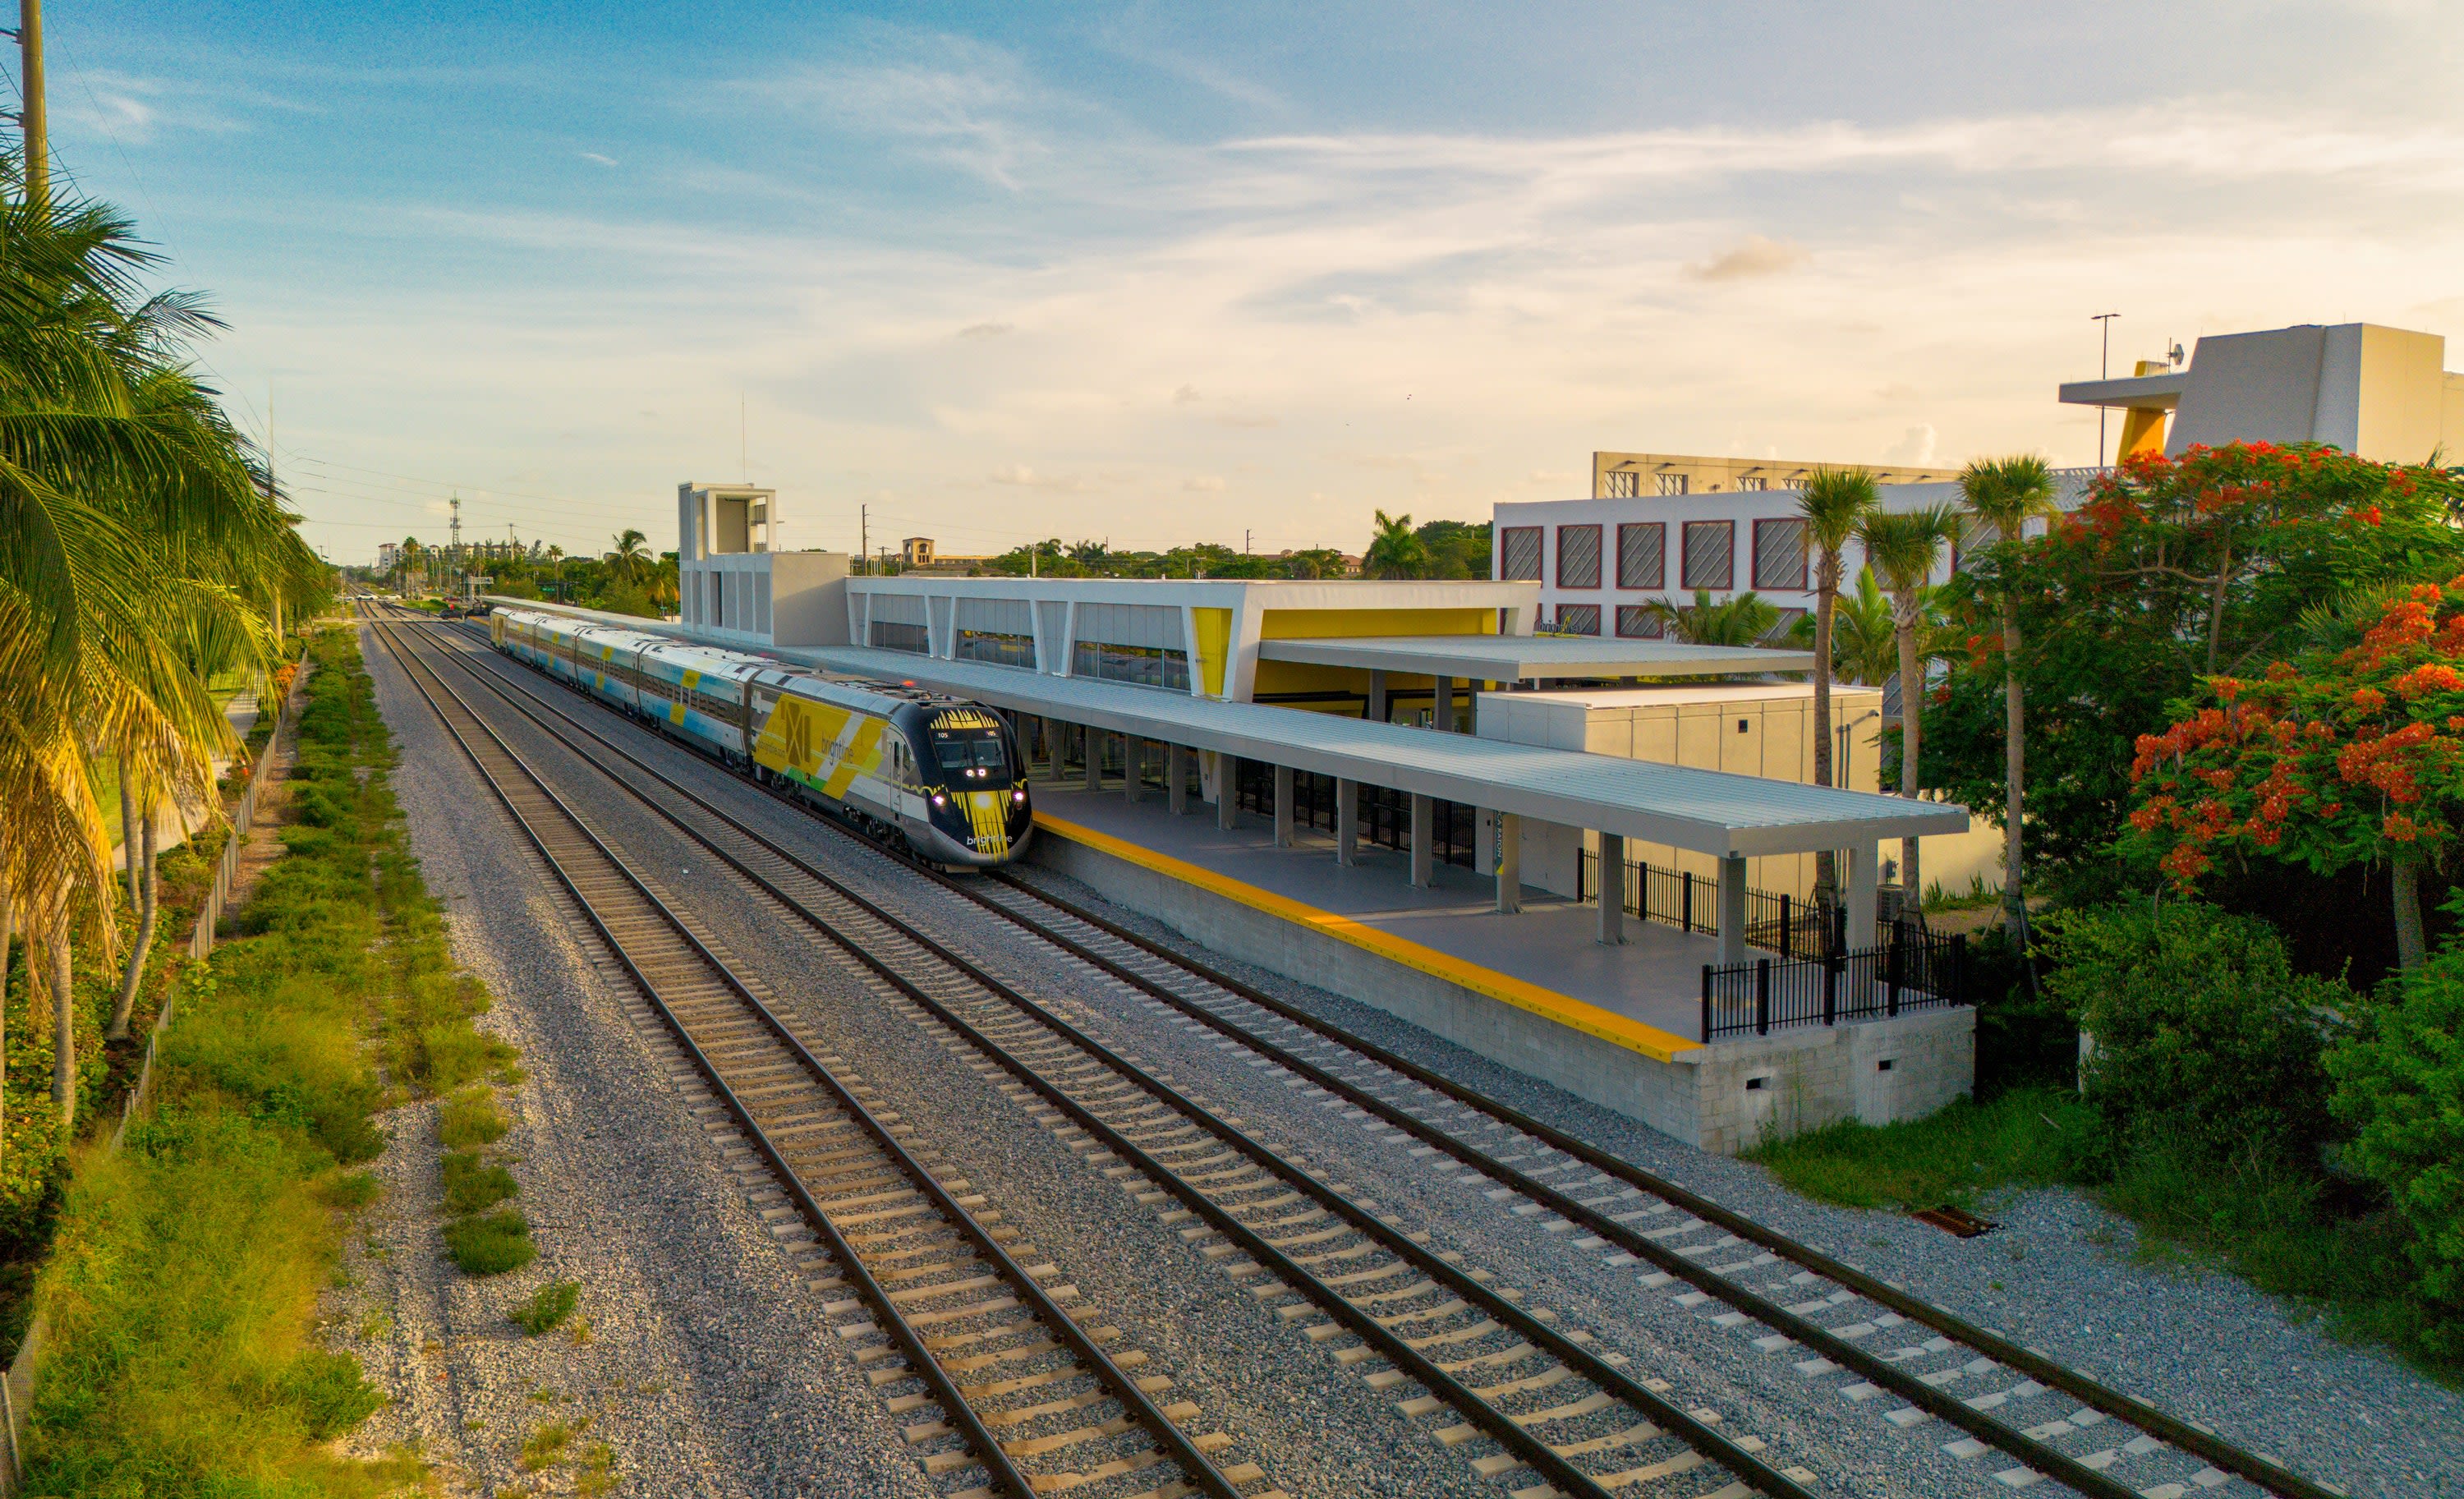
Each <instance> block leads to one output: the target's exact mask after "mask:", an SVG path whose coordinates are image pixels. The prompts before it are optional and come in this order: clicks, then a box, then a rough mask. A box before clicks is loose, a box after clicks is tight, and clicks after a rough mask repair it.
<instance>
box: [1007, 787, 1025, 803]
mask: <svg viewBox="0 0 2464 1499" xmlns="http://www.w3.org/2000/svg"><path fill="white" fill-rule="evenodd" d="M1009 799H1010V800H1011V801H1013V802H1023V801H1025V800H1026V788H1025V787H1023V786H1021V787H1020V788H1019V789H1017V790H1016V791H1013V792H1011V793H1010V794H1009Z"/></svg>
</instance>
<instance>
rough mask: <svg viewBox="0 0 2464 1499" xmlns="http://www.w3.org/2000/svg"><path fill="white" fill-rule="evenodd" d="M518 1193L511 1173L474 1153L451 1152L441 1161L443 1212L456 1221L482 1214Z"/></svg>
mask: <svg viewBox="0 0 2464 1499" xmlns="http://www.w3.org/2000/svg"><path fill="white" fill-rule="evenodd" d="M520 1190H521V1184H520V1183H519V1182H517V1181H516V1180H515V1179H514V1176H513V1173H512V1172H509V1171H507V1170H506V1169H505V1168H504V1167H502V1166H499V1165H495V1164H494V1163H492V1162H490V1161H488V1160H486V1159H485V1158H483V1157H481V1156H480V1155H479V1153H478V1152H476V1151H467V1150H457V1151H452V1152H450V1153H449V1154H448V1155H447V1156H446V1157H445V1210H446V1211H447V1212H448V1213H451V1214H452V1215H453V1216H454V1217H456V1218H468V1217H470V1216H471V1215H472V1214H473V1213H484V1212H486V1211H487V1210H488V1209H490V1208H492V1207H494V1206H495V1205H496V1204H497V1203H499V1202H501V1201H505V1200H506V1199H508V1198H510V1197H512V1196H513V1195H514V1194H515V1193H517V1192H519V1191H520Z"/></svg>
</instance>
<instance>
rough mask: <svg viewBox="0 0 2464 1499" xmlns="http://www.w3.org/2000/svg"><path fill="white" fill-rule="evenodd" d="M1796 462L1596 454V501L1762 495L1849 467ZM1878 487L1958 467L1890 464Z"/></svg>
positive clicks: (1945, 475)
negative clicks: (1823, 472) (1821, 471)
mask: <svg viewBox="0 0 2464 1499" xmlns="http://www.w3.org/2000/svg"><path fill="white" fill-rule="evenodd" d="M1844 467H1846V465H1844V464H1837V463H1834V464H1821V463H1812V462H1807V461H1805V460H1802V459H1796V458H1705V457H1702V456H1699V455H1696V454H1692V453H1683V452H1595V453H1593V454H1592V497H1593V498H1594V499H1673V498H1678V497H1682V496H1687V495H1720V494H1727V495H1735V494H1749V495H1750V494H1760V493H1762V492H1763V491H1766V490H1775V489H1795V488H1796V487H1797V486H1798V485H1800V484H1803V483H1804V482H1805V478H1806V475H1808V474H1812V473H1814V472H1815V470H1816V469H1821V468H1844ZM1869 472H1871V473H1872V474H1873V475H1874V481H1875V482H1876V483H1878V484H1915V483H1920V482H1922V481H1924V480H1926V479H1951V478H1957V477H1958V476H1959V471H1958V470H1956V469H1920V468H1910V467H1907V466H1904V465H1890V466H1885V467H1881V468H1875V469H1871V470H1870V471H1869Z"/></svg>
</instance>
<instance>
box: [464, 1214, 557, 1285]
mask: <svg viewBox="0 0 2464 1499" xmlns="http://www.w3.org/2000/svg"><path fill="white" fill-rule="evenodd" d="M445 1247H446V1249H447V1251H448V1252H449V1253H451V1255H452V1256H453V1263H454V1264H455V1265H458V1266H460V1267H461V1268H462V1272H463V1273H464V1274H466V1275H502V1274H505V1273H506V1272H508V1271H511V1270H517V1269H520V1268H522V1267H523V1266H525V1265H528V1264H529V1263H531V1261H533V1260H536V1259H538V1258H539V1245H535V1244H533V1243H532V1242H531V1225H530V1224H529V1223H528V1222H526V1221H525V1220H524V1219H523V1218H522V1215H521V1210H520V1209H519V1208H513V1207H506V1208H499V1209H497V1210H496V1211H495V1212H493V1213H490V1214H488V1215H486V1216H485V1217H482V1218H459V1219H455V1220H454V1221H453V1222H452V1223H447V1224H446V1225H445Z"/></svg>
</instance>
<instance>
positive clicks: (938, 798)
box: [933, 791, 950, 806]
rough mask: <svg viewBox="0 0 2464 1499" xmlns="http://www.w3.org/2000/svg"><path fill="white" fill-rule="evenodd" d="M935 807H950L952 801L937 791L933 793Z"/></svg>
mask: <svg viewBox="0 0 2464 1499" xmlns="http://www.w3.org/2000/svg"><path fill="white" fill-rule="evenodd" d="M933 805H935V806H947V805H950V799H949V798H948V797H945V796H943V795H942V794H941V793H940V792H938V791H935V792H934V793H933Z"/></svg>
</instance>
